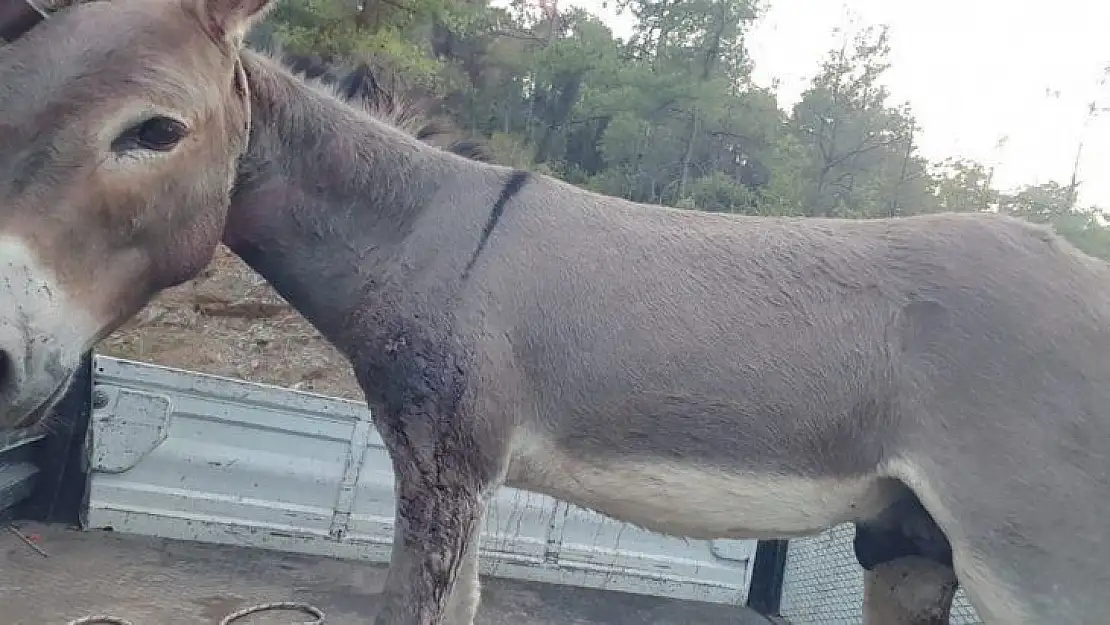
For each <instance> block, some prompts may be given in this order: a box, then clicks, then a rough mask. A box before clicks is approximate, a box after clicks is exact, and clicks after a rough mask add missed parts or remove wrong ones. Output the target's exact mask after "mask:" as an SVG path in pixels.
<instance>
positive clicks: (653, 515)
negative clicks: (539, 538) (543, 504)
mask: <svg viewBox="0 0 1110 625" xmlns="http://www.w3.org/2000/svg"><path fill="white" fill-rule="evenodd" d="M515 447H516V451H517V453H515V454H514V457H513V460H512V462H511V465H510V467H509V472H508V475H507V481H508V483H509V485H511V486H514V487H517V488H523V489H526V490H531V491H537V492H541V493H544V494H547V495H551V496H552V497H557V498H559V499H563V500H566V501H569V502H571V503H574V504H577V505H580V506H583V507H586V508H590V509H593V510H595V511H597V512H601V513H602V514H605V515H607V516H610V517H613V518H615V519H618V520H621V521H626V522H629V523H633V524H636V525H639V526H641V527H645V528H648V529H651V530H654V531H657V532H662V533H666V534H670V535H674V536H685V537H689V538H697V539H714V538H731V539H764V538H788V537H793V536H804V535H809V534H815V533H818V532H820V531H822V530H824V529H826V528H828V527H831V526H833V525H836V524H838V523H843V522H845V521H851V520H853V519H857V518H864V517H867V516H871V515H873V514H876V513H877V512H878V511H880V510H882V509H883V508H884V507H886V506H887V505H888V504H889V503H890V501H891V500H892V498H893V495H894V489H893V487H892V485H890V484H889V483H887V482H886V481H884V480H881V479H879V478H878V477H877V476H876V477H855V478H838V477H821V478H807V477H797V476H784V475H774V474H770V473H766V474H760V473H755V472H751V471H738V470H729V469H728V468H713V467H705V466H696V465H694V464H679V463H675V462H669V461H661V460H660V461H654V460H653V461H640V462H636V461H615V462H608V461H597V462H590V463H582V462H579V461H577V460H574V459H572V458H569V457H567V456H566V455H565V454H562V453H559V452H558V451H557V450H556V449H555V446H554V445H551V444H547V443H546V441H545V442H543V443H541V442H539V441H528V442H525V443H523V444H518V445H516V446H515Z"/></svg>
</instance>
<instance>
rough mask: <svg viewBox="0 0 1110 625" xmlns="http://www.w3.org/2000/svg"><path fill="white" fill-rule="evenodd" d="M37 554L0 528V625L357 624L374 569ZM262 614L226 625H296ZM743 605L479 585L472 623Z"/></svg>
mask: <svg viewBox="0 0 1110 625" xmlns="http://www.w3.org/2000/svg"><path fill="white" fill-rule="evenodd" d="M20 529H21V531H22V533H23V534H24V535H26V536H29V537H31V538H32V539H33V540H34V541H35V544H36V545H38V546H39V547H40V548H42V549H43V550H44V552H45V553H46V554H47V557H43V556H42V555H40V554H39V553H37V552H36V551H34V550H33V549H31V548H30V547H28V546H27V545H25V544H24V543H23V542H22V541H21V540H20V539H19V538H18V537H16V536H15V535H14V534H12V533H11V532H9V531H7V530H6V529H4V528H2V527H0V623H3V625H65V624H66V623H67V622H69V620H71V619H75V618H79V617H85V616H89V615H93V614H107V615H112V616H116V617H119V618H124V619H128V620H130V621H132V622H133V623H134V625H216V624H217V623H219V621H220V619H222V618H223V617H224V616H226V615H228V614H230V613H231V612H233V611H235V610H239V609H241V608H244V607H247V606H249V605H254V604H258V603H264V602H274V601H304V602H308V603H310V604H312V605H314V606H315V607H317V608H319V609H321V610H323V611H324V613H325V616H326V621H325V623H326V625H366V624H368V623H370V622H371V619H372V617H373V614H374V613H375V611H376V610H377V601H378V594H377V593H378V592H379V591H380V590H381V587H382V583H383V582H384V579H385V569H384V568H383V567H380V566H375V565H370V564H365V563H358V562H346V561H341V560H333V559H328V558H317V557H307V556H299V555H292V554H286V553H277V552H270V551H261V550H255V549H247V548H242V547H226V546H219V545H204V544H198V543H188V542H179V541H172V540H164V539H155V538H145V537H138V536H125V535H121V534H114V533H110V532H90V531H76V530H69V529H65V528H62V527H58V526H48V525H39V524H32V523H24V524H21V528H20ZM311 621H312V619H311V618H310V617H308V616H307V615H302V614H298V613H294V612H282V613H277V612H272V613H265V614H258V615H252V616H248V617H245V618H243V619H242V620H239V621H235V625H295V624H300V623H305V622H311ZM768 623H769V621H767V620H766V619H765V618H763V617H761V616H759V615H758V614H756V613H754V612H752V611H750V610H746V609H744V608H737V607H730V606H723V605H713V604H699V603H693V602H688V601H677V600H673V599H661V598H658V597H647V596H643V595H633V594H628V593H620V592H606V591H599V590H589V589H583V588H575V587H571V586H559V585H555V584H533V583H526V582H514V581H509V580H503V579H497V578H488V579H486V580H485V581H484V583H483V589H482V607H481V608H480V609H479V615H478V620H477V622H476V625H768Z"/></svg>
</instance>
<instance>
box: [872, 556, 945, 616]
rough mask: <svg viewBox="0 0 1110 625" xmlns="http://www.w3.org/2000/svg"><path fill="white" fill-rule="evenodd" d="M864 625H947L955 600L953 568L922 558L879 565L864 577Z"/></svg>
mask: <svg viewBox="0 0 1110 625" xmlns="http://www.w3.org/2000/svg"><path fill="white" fill-rule="evenodd" d="M863 583H864V587H863V622H864V625H948V623H949V620H948V619H949V614H950V613H951V610H952V600H953V599H954V598H955V596H956V586H957V584H956V572H955V571H953V570H952V567H950V566H945V565H943V564H940V563H939V562H937V561H935V560H931V559H929V558H924V557H922V556H905V557H902V558H898V559H897V560H889V561H887V562H881V563H879V564H876V565H875V567H874V568H872V569H870V570H868V571H864V576H863Z"/></svg>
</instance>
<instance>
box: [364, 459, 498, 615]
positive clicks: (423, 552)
mask: <svg viewBox="0 0 1110 625" xmlns="http://www.w3.org/2000/svg"><path fill="white" fill-rule="evenodd" d="M420 477H421V476H411V475H402V474H401V473H400V472H398V475H397V516H396V518H395V521H394V531H393V536H394V540H393V555H392V558H391V560H390V565H389V573H388V574H387V576H386V581H385V588H384V589H383V591H382V607H381V609H380V611H379V612H378V615H377V618H376V619H375V621H374V623H375V625H448V624H450V625H471V623H472V622H473V614H474V612H475V610H476V609H477V591H478V581H477V573H478V567H477V552H478V547H477V541H478V537H479V534H480V530H481V525H482V518H483V515H484V510H485V505H486V504H485V498H484V497H483V496H482V494H481V492H480V489H478V488H460V487H458V486H457V485H452V486H451V487H447V486H444V485H442V484H439V485H433V484H428V483H426V481H425V480H423V479H420ZM468 576H469V578H468V579H461V578H467V577H468ZM456 589H457V590H459V591H461V593H456V592H455V591H456ZM456 594H460V597H459V598H458V599H455V598H454V596H455V595H456ZM448 610H458V612H456V613H455V614H449V613H448Z"/></svg>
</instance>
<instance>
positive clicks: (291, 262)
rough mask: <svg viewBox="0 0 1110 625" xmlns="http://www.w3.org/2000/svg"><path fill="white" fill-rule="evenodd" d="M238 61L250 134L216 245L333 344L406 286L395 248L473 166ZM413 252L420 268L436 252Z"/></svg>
mask: <svg viewBox="0 0 1110 625" xmlns="http://www.w3.org/2000/svg"><path fill="white" fill-rule="evenodd" d="M243 60H244V66H245V69H246V72H247V76H248V84H249V85H250V88H251V91H252V93H251V99H252V102H253V107H252V131H251V138H250V144H249V146H248V149H247V152H246V153H245V154H244V155H243V157H242V160H241V163H240V168H239V177H238V180H237V181H236V184H235V189H234V191H233V194H232V203H231V210H230V212H229V215H228V222H227V226H226V229H225V231H224V242H225V243H226V244H227V245H228V247H229V248H231V250H232V251H233V252H235V253H236V254H237V255H238V256H239V257H240V258H242V259H243V260H244V261H245V262H246V263H247V264H248V265H250V266H251V268H253V269H254V270H255V271H257V272H258V273H259V274H261V275H262V277H264V278H266V280H267V281H268V282H270V283H271V284H272V285H273V286H274V288H275V289H277V291H278V292H279V293H280V294H281V295H282V296H283V297H284V298H285V299H286V300H287V301H289V303H290V304H292V305H293V306H294V307H295V308H296V309H297V310H298V311H299V312H300V313H301V314H302V315H304V316H305V317H306V318H307V319H308V320H309V321H310V322H312V323H313V324H314V325H315V326H316V327H317V329H319V330H320V331H321V332H322V333H323V334H324V336H325V337H327V338H328V339H329V340H331V341H332V342H333V343H336V344H339V345H340V346H341V347H342V344H343V343H345V339H346V338H347V337H345V336H344V335H345V333H346V332H347V331H348V327H349V325H350V321H351V317H352V316H353V315H358V314H360V309H361V308H364V307H365V305H366V302H367V301H375V300H380V299H381V297H380V296H381V295H382V294H383V293H387V294H389V295H390V296H393V297H395V296H396V293H397V291H398V290H399V286H398V285H399V284H406V283H409V282H410V278H412V276H411V275H406V274H410V273H411V271H412V270H411V266H410V265H411V261H412V258H411V254H410V251H409V250H408V249H407V248H406V241H408V240H409V238H410V236H411V235H412V234H413V231H414V230H415V229H416V228H417V227H418V225H419V223H420V221H421V218H422V217H425V216H426V213H427V212H428V211H429V210H432V209H433V206H434V205H435V203H434V202H433V201H432V200H433V198H434V197H435V196H436V194H437V192H438V190H439V188H440V186H441V185H442V184H443V181H445V180H449V179H451V178H452V177H454V176H456V175H458V173H459V171H461V170H462V169H464V168H465V167H467V166H472V165H471V164H470V163H469V162H468V161H466V160H464V159H462V158H458V157H455V156H452V155H449V154H447V153H445V152H442V151H440V150H437V149H435V148H431V147H428V146H426V145H424V144H423V143H420V142H419V141H417V140H416V139H414V138H412V137H410V136H408V135H406V134H405V133H404V132H402V131H401V130H399V129H397V128H394V127H391V126H389V125H388V124H386V123H384V122H381V121H378V120H375V119H373V118H372V117H371V116H370V115H369V114H368V113H367V112H366V111H364V110H362V109H357V108H355V107H352V106H351V105H349V104H347V103H345V102H342V101H340V100H339V99H338V98H336V97H334V96H332V95H331V94H330V93H328V92H326V91H324V89H322V88H319V87H316V86H312V85H308V84H306V83H305V82H303V81H301V80H300V79H299V78H296V77H294V76H293V75H292V74H291V73H290V72H288V71H287V70H285V69H284V68H282V67H281V66H280V65H278V64H277V63H276V62H274V61H272V60H270V59H269V58H266V57H263V56H261V55H258V54H254V53H251V52H244V59H243ZM408 247H409V248H411V247H412V246H408ZM422 253H424V254H425V257H422V258H421V259H420V260H421V261H422V264H423V265H425V266H426V265H428V264H429V263H428V258H426V255H427V254H435V253H436V252H435V251H434V250H427V251H425V252H422ZM431 264H433V265H434V264H435V263H434V262H432V263H431Z"/></svg>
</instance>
